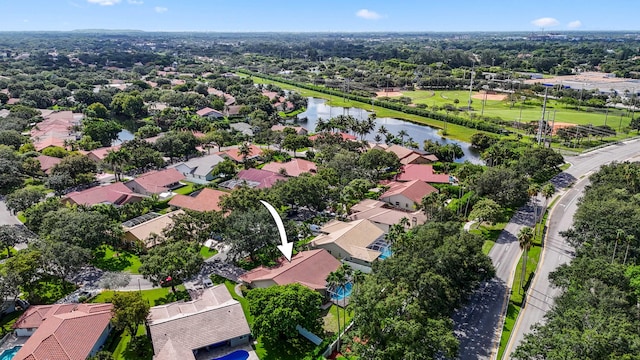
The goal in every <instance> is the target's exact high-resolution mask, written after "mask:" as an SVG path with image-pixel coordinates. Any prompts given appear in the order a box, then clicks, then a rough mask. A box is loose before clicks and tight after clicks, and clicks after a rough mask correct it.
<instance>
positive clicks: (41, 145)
mask: <svg viewBox="0 0 640 360" xmlns="http://www.w3.org/2000/svg"><path fill="white" fill-rule="evenodd" d="M41 113H42V117H43V119H44V120H42V121H41V122H39V123H38V124H36V126H34V127H33V128H32V129H31V130H30V131H29V133H30V136H31V141H32V142H33V146H34V147H35V149H36V150H37V151H41V150H43V149H45V148H47V147H50V146H60V147H64V146H65V144H66V142H65V140H66V141H69V140H78V139H79V138H80V133H79V132H78V131H76V130H75V128H76V127H77V126H78V125H80V122H81V121H82V118H83V115H82V114H75V113H73V112H71V111H51V110H44V111H41Z"/></svg>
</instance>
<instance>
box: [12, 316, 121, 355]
mask: <svg viewBox="0 0 640 360" xmlns="http://www.w3.org/2000/svg"><path fill="white" fill-rule="evenodd" d="M35 307H37V306H35ZM48 308H49V309H48V311H47V312H46V313H45V318H44V320H42V322H41V323H40V325H39V326H37V328H38V329H37V330H36V332H35V333H34V334H33V335H31V337H30V338H29V339H28V340H27V342H26V343H25V344H24V345H23V346H22V348H21V349H20V350H19V351H18V353H17V354H16V355H15V356H14V360H27V359H33V360H49V359H55V360H85V359H86V358H87V357H88V356H89V354H90V353H91V350H92V349H93V347H94V346H95V344H96V342H97V341H98V340H99V339H100V336H101V335H102V333H103V332H104V331H105V329H106V328H107V326H108V325H109V322H110V320H111V316H112V315H111V308H112V305H111V304H63V305H53V306H48ZM61 309H64V311H63V310H61ZM40 312H41V310H38V309H35V310H32V311H31V312H29V315H30V316H33V315H34V314H35V313H40ZM27 314H28V313H25V314H23V317H24V316H25V315H27ZM21 318H22V317H21Z"/></svg>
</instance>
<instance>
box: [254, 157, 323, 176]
mask: <svg viewBox="0 0 640 360" xmlns="http://www.w3.org/2000/svg"><path fill="white" fill-rule="evenodd" d="M262 170H266V171H271V172H274V173H277V174H281V175H286V176H292V177H298V176H300V175H301V174H304V173H311V174H315V173H316V172H317V171H318V167H317V166H316V164H315V163H314V162H313V161H309V160H305V159H298V158H294V159H291V160H290V161H287V162H283V163H279V162H270V163H268V164H265V165H264V166H263V167H262Z"/></svg>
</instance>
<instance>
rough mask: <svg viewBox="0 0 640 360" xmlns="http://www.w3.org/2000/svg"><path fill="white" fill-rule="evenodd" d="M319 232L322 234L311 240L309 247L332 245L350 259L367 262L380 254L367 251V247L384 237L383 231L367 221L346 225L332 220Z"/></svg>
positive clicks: (352, 222) (370, 250) (375, 251)
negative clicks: (337, 247) (341, 250)
mask: <svg viewBox="0 0 640 360" xmlns="http://www.w3.org/2000/svg"><path fill="white" fill-rule="evenodd" d="M320 232H322V233H323V234H322V235H319V236H317V237H316V238H315V239H313V240H312V241H311V246H313V247H322V245H325V244H331V243H333V244H335V245H337V246H339V247H340V248H341V249H343V250H344V251H345V252H346V253H347V254H349V255H350V256H351V257H353V258H356V259H361V260H364V261H367V262H373V261H374V260H375V259H377V258H378V257H379V256H380V255H381V254H382V253H381V252H380V251H377V250H372V249H367V246H369V245H371V244H372V243H373V242H375V241H376V240H377V239H378V238H380V237H381V236H383V235H384V231H382V230H381V229H380V228H378V227H377V226H375V225H374V224H373V223H372V222H371V221H369V220H356V221H351V222H348V223H347V222H342V221H338V220H332V221H330V222H328V223H327V224H325V225H324V226H323V227H322V228H321V229H320Z"/></svg>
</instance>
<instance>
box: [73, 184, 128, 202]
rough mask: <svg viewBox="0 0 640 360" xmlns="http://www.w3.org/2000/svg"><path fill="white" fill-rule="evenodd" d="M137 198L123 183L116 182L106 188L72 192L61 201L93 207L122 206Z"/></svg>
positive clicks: (97, 187)
mask: <svg viewBox="0 0 640 360" xmlns="http://www.w3.org/2000/svg"><path fill="white" fill-rule="evenodd" d="M134 198H136V199H137V198H139V196H137V195H135V194H134V193H133V191H132V190H131V189H129V188H128V187H126V186H125V185H124V184H123V183H121V182H117V183H113V184H109V185H106V186H96V187H92V188H89V189H86V190H82V191H74V192H72V193H69V194H67V196H65V197H64V199H63V201H66V202H70V203H72V204H78V205H87V206H93V205H97V204H103V203H108V204H114V205H123V204H126V203H128V202H131V200H132V199H134Z"/></svg>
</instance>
